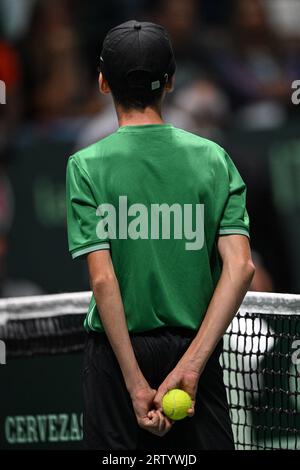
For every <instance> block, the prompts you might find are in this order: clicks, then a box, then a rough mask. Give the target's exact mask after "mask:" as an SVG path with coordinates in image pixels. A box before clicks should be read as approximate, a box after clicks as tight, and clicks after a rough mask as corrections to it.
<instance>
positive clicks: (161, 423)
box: [131, 386, 173, 436]
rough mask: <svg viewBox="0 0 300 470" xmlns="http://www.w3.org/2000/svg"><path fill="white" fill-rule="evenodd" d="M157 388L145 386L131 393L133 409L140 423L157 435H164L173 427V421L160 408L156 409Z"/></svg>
mask: <svg viewBox="0 0 300 470" xmlns="http://www.w3.org/2000/svg"><path fill="white" fill-rule="evenodd" d="M155 395H156V390H153V389H152V388H150V387H149V386H148V387H143V388H139V389H137V390H135V391H134V392H133V393H131V399H132V404H133V409H134V412H135V415H136V419H137V422H138V425H139V426H140V427H141V428H142V429H144V430H146V431H149V432H150V433H152V434H155V435H156V436H164V435H165V434H166V433H167V432H168V431H169V430H170V429H171V427H172V424H173V422H172V421H171V420H170V419H169V418H167V417H166V416H164V415H163V414H162V413H161V411H160V410H155V409H154V405H153V400H154V397H155Z"/></svg>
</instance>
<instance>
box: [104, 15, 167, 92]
mask: <svg viewBox="0 0 300 470" xmlns="http://www.w3.org/2000/svg"><path fill="white" fill-rule="evenodd" d="M175 69H176V64H175V57H174V52H173V48H172V45H171V42H170V39H169V36H168V33H167V31H166V30H165V28H163V27H162V26H160V25H158V24H154V23H149V22H138V21H135V20H131V21H127V22H126V23H122V24H120V25H119V26H116V27H115V28H113V29H111V30H110V31H109V32H108V33H107V35H106V37H105V39H104V42H103V48H102V52H101V57H100V70H101V72H102V73H103V75H104V77H105V78H106V80H107V81H108V83H109V84H110V85H111V86H114V85H115V86H118V87H119V88H120V87H122V88H124V89H126V88H127V87H130V88H139V89H145V90H149V91H155V90H158V89H161V88H162V87H163V86H164V85H165V83H166V81H167V80H168V79H169V78H170V77H171V76H172V75H173V74H174V72H175ZM136 72H139V73H136Z"/></svg>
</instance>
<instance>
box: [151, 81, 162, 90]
mask: <svg viewBox="0 0 300 470" xmlns="http://www.w3.org/2000/svg"><path fill="white" fill-rule="evenodd" d="M159 87H160V81H159V80H156V81H155V82H151V90H152V91H153V90H157V89H158V88H159Z"/></svg>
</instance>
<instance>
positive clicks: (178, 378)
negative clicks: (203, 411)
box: [154, 364, 200, 417]
mask: <svg viewBox="0 0 300 470" xmlns="http://www.w3.org/2000/svg"><path fill="white" fill-rule="evenodd" d="M199 378H200V373H199V372H197V371H195V370H193V369H189V368H187V367H185V366H184V365H183V364H182V365H180V364H177V366H176V367H175V368H174V369H173V370H172V371H171V372H170V373H169V375H168V376H167V377H166V378H165V380H164V381H163V383H162V384H161V385H160V387H159V388H158V390H157V393H156V395H155V398H154V405H155V407H156V409H157V410H159V411H162V399H163V396H164V395H165V394H166V393H167V392H168V391H169V390H171V389H173V388H180V389H181V390H184V391H185V392H187V393H188V394H189V395H190V397H191V399H192V406H191V408H190V409H189V410H188V411H187V413H188V416H189V417H192V416H193V415H194V413H195V403H196V393H197V388H198V382H199Z"/></svg>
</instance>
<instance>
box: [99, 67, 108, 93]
mask: <svg viewBox="0 0 300 470" xmlns="http://www.w3.org/2000/svg"><path fill="white" fill-rule="evenodd" d="M99 90H100V93H102V94H103V95H109V93H111V90H110V88H109V85H108V83H107V80H105V78H104V77H103V74H102V73H101V72H100V74H99Z"/></svg>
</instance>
